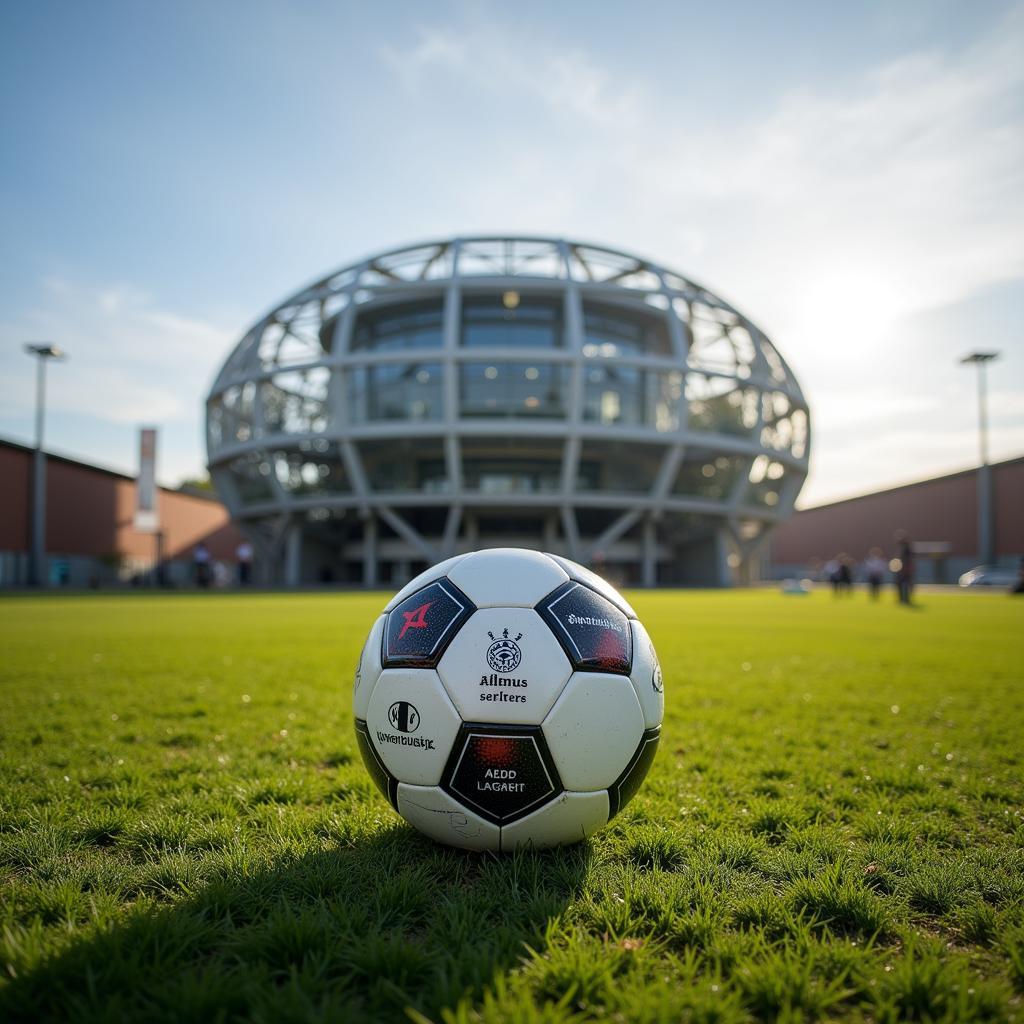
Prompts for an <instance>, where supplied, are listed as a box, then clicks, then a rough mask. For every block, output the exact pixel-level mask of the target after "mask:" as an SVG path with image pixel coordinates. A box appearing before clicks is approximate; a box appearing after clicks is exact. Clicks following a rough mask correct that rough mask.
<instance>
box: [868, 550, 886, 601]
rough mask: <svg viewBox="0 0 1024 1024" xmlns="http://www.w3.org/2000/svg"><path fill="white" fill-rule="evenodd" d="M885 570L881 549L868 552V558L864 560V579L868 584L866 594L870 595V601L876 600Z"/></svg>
mask: <svg viewBox="0 0 1024 1024" xmlns="http://www.w3.org/2000/svg"><path fill="white" fill-rule="evenodd" d="M887 568H888V566H887V565H886V561H885V557H884V556H883V554H882V549H881V548H872V549H871V550H870V551H869V552H868V557H867V558H865V559H864V578H865V579H866V580H867V582H868V593H869V594H870V595H871V600H872V601H877V600H878V595H879V594H880V593H881V590H882V581H883V580H884V579H885V570H886V569H887Z"/></svg>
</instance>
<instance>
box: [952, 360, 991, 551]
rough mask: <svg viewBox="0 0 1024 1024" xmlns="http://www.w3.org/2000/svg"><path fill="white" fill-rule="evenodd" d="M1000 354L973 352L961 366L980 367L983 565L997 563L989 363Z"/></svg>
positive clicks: (979, 502) (979, 484)
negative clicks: (990, 467)
mask: <svg viewBox="0 0 1024 1024" xmlns="http://www.w3.org/2000/svg"><path fill="white" fill-rule="evenodd" d="M998 358H999V353H998V352H971V353H969V354H968V355H966V356H964V357H963V358H962V359H961V360H960V362H961V363H974V364H975V366H977V367H978V440H979V444H980V446H981V465H980V466H979V467H978V557H979V558H980V559H981V564H982V565H992V564H993V562H995V547H994V544H993V541H994V537H993V530H992V472H991V470H990V469H989V465H988V394H987V391H986V384H987V382H986V380H985V364H986V363H990V362H992V360H993V359H998Z"/></svg>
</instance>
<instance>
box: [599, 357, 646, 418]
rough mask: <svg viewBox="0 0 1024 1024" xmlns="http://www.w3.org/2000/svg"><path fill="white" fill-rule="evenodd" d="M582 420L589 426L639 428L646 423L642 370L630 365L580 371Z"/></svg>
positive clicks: (602, 366)
mask: <svg viewBox="0 0 1024 1024" xmlns="http://www.w3.org/2000/svg"><path fill="white" fill-rule="evenodd" d="M583 373H584V377H583V380H584V387H583V418H584V419H585V420H587V421H588V422H591V423H604V424H609V425H610V424H614V423H618V424H623V425H630V426H640V425H641V424H643V423H644V422H645V420H646V415H645V409H644V406H645V401H644V399H645V395H644V371H643V370H638V369H636V368H635V367H632V366H616V365H614V364H612V365H608V366H605V365H601V364H597V365H593V366H590V365H588V366H586V367H585V368H584V371H583Z"/></svg>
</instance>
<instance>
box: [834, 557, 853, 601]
mask: <svg viewBox="0 0 1024 1024" xmlns="http://www.w3.org/2000/svg"><path fill="white" fill-rule="evenodd" d="M837 561H838V562H839V568H838V569H837V570H836V592H837V593H839V594H846V595H847V596H849V595H850V594H852V593H853V566H854V561H853V559H852V558H851V557H850V556H849V555H848V554H846V553H845V552H844V553H843V554H841V555H839V556H838V557H837Z"/></svg>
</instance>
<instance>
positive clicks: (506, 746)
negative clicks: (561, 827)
mask: <svg viewBox="0 0 1024 1024" xmlns="http://www.w3.org/2000/svg"><path fill="white" fill-rule="evenodd" d="M441 786H442V788H443V789H445V790H446V791H447V792H448V793H450V794H451V795H452V796H453V797H455V799H456V800H458V801H459V802H460V803H462V804H465V805H466V807H469V808H471V809H472V810H474V811H476V812H477V814H479V815H480V816H481V817H483V818H486V819H487V820H488V821H492V822H494V823H495V824H497V825H502V824H508V823H509V822H510V821H515V820H516V819H517V818H522V817H523V816H524V815H526V814H529V813H530V812H531V811H533V810H536V809H537V808H538V807H539V806H540V805H541V804H543V803H546V802H547V801H548V800H550V799H552V797H554V796H557V795H558V794H559V793H561V792H562V782H561V780H560V779H559V777H558V771H557V769H556V768H555V765H554V762H553V761H552V760H551V754H550V753H549V751H548V748H547V744H546V743H545V741H544V735H543V733H542V732H541V730H540V727H539V726H532V725H530V726H508V725H473V724H466V725H463V727H462V730H461V732H460V733H459V736H458V738H457V739H456V740H455V744H454V746H453V747H452V754H451V757H450V758H449V759H448V764H447V765H446V766H445V770H444V775H443V776H442V778H441Z"/></svg>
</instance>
